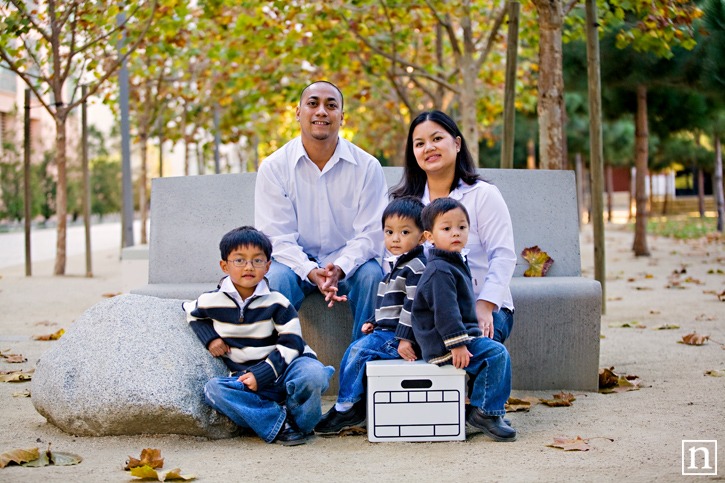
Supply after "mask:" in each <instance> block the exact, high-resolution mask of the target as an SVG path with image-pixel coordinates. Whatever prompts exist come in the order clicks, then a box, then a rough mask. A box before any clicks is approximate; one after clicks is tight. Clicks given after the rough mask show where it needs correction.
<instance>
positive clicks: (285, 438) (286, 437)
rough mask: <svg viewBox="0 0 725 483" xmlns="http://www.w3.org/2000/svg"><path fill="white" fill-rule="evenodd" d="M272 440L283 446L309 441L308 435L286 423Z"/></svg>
mask: <svg viewBox="0 0 725 483" xmlns="http://www.w3.org/2000/svg"><path fill="white" fill-rule="evenodd" d="M272 442H273V443H276V444H281V445H282V446H297V445H298V444H305V443H306V442H307V435H306V434H304V433H302V432H301V431H298V430H296V429H295V428H293V427H292V426H291V425H289V424H285V426H284V427H283V428H282V429H280V430H279V433H277V437H276V438H274V440H273V441H272Z"/></svg>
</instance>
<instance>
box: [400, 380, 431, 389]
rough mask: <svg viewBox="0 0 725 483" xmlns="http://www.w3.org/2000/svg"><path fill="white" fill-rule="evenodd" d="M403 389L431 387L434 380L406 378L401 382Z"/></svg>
mask: <svg viewBox="0 0 725 483" xmlns="http://www.w3.org/2000/svg"><path fill="white" fill-rule="evenodd" d="M400 385H401V386H403V389H430V388H431V387H433V381H431V380H430V379H405V380H403V381H402V382H401V383H400Z"/></svg>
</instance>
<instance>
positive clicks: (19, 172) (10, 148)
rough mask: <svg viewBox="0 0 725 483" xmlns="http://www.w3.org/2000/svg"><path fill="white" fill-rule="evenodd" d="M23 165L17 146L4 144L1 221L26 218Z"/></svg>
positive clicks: (0, 174)
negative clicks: (3, 219) (2, 219)
mask: <svg viewBox="0 0 725 483" xmlns="http://www.w3.org/2000/svg"><path fill="white" fill-rule="evenodd" d="M23 186H24V185H23V163H22V162H21V161H20V157H19V156H18V151H17V150H16V149H15V145H14V144H11V143H3V145H2V158H0V201H2V206H1V207H0V219H1V218H9V219H11V220H17V221H20V220H21V219H22V218H23V217H24V216H25V208H24V206H25V202H24V199H23V192H24V191H23V190H24V187H23Z"/></svg>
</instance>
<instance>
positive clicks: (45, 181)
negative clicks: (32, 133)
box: [32, 152, 58, 221]
mask: <svg viewBox="0 0 725 483" xmlns="http://www.w3.org/2000/svg"><path fill="white" fill-rule="evenodd" d="M54 171H55V154H54V153H53V152H46V153H44V154H43V161H42V162H41V163H40V164H34V165H32V172H33V173H32V176H33V177H34V178H35V179H37V180H38V192H37V200H38V204H39V214H40V215H41V216H42V217H43V219H44V220H45V221H48V219H50V217H51V216H53V215H54V214H55V210H56V204H55V200H56V194H57V191H58V182H57V180H56V179H55V175H54V174H53V173H54ZM33 198H34V199H35V198H36V196H33Z"/></svg>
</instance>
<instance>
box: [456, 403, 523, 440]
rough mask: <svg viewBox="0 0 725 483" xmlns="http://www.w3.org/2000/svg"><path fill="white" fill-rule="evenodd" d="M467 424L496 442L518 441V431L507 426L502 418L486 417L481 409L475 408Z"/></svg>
mask: <svg viewBox="0 0 725 483" xmlns="http://www.w3.org/2000/svg"><path fill="white" fill-rule="evenodd" d="M466 422H467V423H468V424H470V425H471V426H473V427H474V428H478V429H480V430H481V431H483V432H484V433H485V434H486V436H488V437H489V438H491V439H493V440H494V441H502V442H506V441H516V430H515V429H514V428H512V427H511V426H508V425H507V424H505V423H504V422H503V418H502V417H501V416H486V415H485V414H483V413H482V412H481V410H480V409H478V408H474V409H473V410H471V412H470V413H469V414H468V417H467V418H466Z"/></svg>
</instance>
